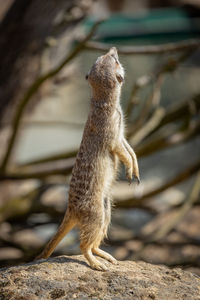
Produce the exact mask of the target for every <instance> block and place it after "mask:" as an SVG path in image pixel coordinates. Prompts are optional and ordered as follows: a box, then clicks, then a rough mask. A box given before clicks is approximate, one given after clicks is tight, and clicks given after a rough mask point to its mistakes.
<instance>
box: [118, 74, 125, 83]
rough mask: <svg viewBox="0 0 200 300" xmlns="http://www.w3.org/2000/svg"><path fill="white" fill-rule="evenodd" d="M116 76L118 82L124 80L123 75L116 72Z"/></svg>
mask: <svg viewBox="0 0 200 300" xmlns="http://www.w3.org/2000/svg"><path fill="white" fill-rule="evenodd" d="M116 77H117V80H118V82H119V83H122V82H123V81H124V77H123V76H122V75H121V74H119V73H117V74H116Z"/></svg>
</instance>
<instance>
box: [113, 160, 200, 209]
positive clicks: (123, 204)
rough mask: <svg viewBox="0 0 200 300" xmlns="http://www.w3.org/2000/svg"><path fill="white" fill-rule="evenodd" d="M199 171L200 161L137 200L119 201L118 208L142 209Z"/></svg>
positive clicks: (136, 198)
mask: <svg viewBox="0 0 200 300" xmlns="http://www.w3.org/2000/svg"><path fill="white" fill-rule="evenodd" d="M199 169H200V160H199V161H197V162H196V163H194V164H193V165H192V166H190V167H188V168H186V169H185V170H183V171H181V172H180V173H179V174H177V175H176V176H175V177H173V178H172V179H170V180H168V181H167V182H165V183H164V184H163V185H161V186H160V187H158V188H155V189H153V190H152V191H150V192H146V193H145V194H143V195H142V196H141V197H135V198H130V199H127V200H122V201H118V202H117V203H116V206H117V207H119V208H133V207H141V206H142V205H144V203H145V202H146V201H147V200H150V199H152V197H154V196H156V195H158V194H159V193H162V192H164V191H165V190H167V189H168V188H170V187H172V186H174V185H176V184H179V183H181V182H183V181H184V180H186V179H188V178H189V177H191V176H192V175H194V174H195V173H196V172H198V171H199Z"/></svg>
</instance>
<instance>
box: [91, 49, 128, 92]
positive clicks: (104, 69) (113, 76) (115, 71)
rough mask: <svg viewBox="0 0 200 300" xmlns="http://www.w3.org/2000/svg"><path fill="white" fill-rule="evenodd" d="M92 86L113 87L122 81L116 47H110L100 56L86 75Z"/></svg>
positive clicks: (122, 74) (121, 69)
mask: <svg viewBox="0 0 200 300" xmlns="http://www.w3.org/2000/svg"><path fill="white" fill-rule="evenodd" d="M86 79H87V80H88V81H89V83H90V85H91V86H92V87H93V88H109V89H112V88H115V87H118V86H119V85H121V84H122V83H123V81H124V69H123V67H122V65H121V64H120V62H119V57H118V53H117V49H116V48H115V47H112V48H111V49H110V50H109V51H108V52H107V53H106V54H105V55H102V56H100V57H99V58H98V59H97V61H96V62H95V63H94V65H93V66H92V68H91V70H90V71H89V73H88V74H87V75H86Z"/></svg>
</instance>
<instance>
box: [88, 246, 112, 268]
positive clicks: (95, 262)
mask: <svg viewBox="0 0 200 300" xmlns="http://www.w3.org/2000/svg"><path fill="white" fill-rule="evenodd" d="M84 256H85V258H86V259H87V260H88V262H89V264H90V266H91V268H92V269H95V270H98V271H107V270H108V268H107V267H106V266H105V265H104V264H103V263H101V262H100V261H99V260H98V259H96V257H95V256H94V255H93V254H92V251H91V250H87V251H85V252H84Z"/></svg>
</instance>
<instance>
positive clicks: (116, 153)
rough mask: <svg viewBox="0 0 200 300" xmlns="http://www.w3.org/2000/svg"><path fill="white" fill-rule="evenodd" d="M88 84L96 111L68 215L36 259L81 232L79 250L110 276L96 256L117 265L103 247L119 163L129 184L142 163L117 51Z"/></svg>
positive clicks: (86, 136) (73, 181)
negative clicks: (131, 138) (127, 133)
mask: <svg viewBox="0 0 200 300" xmlns="http://www.w3.org/2000/svg"><path fill="white" fill-rule="evenodd" d="M86 79H88V81H89V83H90V86H91V88H92V98H91V106H90V112H89V116H88V120H87V122H86V125H85V129H84V133H83V138H82V142H81V145H80V149H79V152H78V154H77V158H76V162H75V165H74V168H73V171H72V178H71V182H70V189H69V198H68V199H69V200H68V207H67V211H66V213H65V216H64V219H63V221H62V223H61V225H60V227H59V229H58V231H57V232H56V234H55V235H54V237H53V238H52V239H51V240H50V241H49V243H48V244H47V245H46V247H45V249H44V250H43V252H42V253H41V254H40V255H39V256H38V257H37V258H47V257H49V256H50V255H51V253H52V252H53V250H54V249H55V247H56V246H57V245H58V243H59V242H60V241H61V240H62V238H63V237H64V236H65V235H66V234H67V233H68V232H69V231H70V230H71V229H72V228H73V227H74V226H78V227H79V228H80V249H81V252H82V253H83V255H84V256H85V258H86V259H87V260H88V262H89V264H90V266H91V267H92V268H94V269H97V270H107V267H106V266H105V265H104V264H103V263H102V262H100V261H99V260H98V259H97V258H96V257H95V256H94V254H95V255H97V256H100V257H102V258H104V259H106V260H108V261H109V262H111V263H116V262H117V261H116V259H115V258H113V257H112V256H111V255H110V254H108V253H106V252H104V251H103V250H101V249H99V246H100V243H101V241H102V240H103V239H104V237H106V235H107V230H108V226H109V223H110V218H111V203H112V200H111V185H112V183H113V182H114V180H115V177H116V173H117V170H118V162H119V160H120V161H122V162H123V164H124V165H125V167H126V176H127V179H128V180H129V182H131V180H132V178H133V177H135V178H136V179H137V181H138V183H139V170H138V163H137V158H136V155H135V153H134V151H133V149H132V148H131V146H130V145H129V144H128V142H127V140H126V139H125V137H124V119H123V113H122V109H121V106H120V93H121V87H122V83H123V80H124V69H123V67H122V66H121V64H120V62H119V59H118V54H117V50H116V48H114V47H113V48H111V49H110V50H109V52H108V53H106V54H105V55H103V56H100V57H99V58H98V59H97V61H96V62H95V63H94V65H93V66H92V68H91V70H90V72H89V73H88V75H87V76H86Z"/></svg>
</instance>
